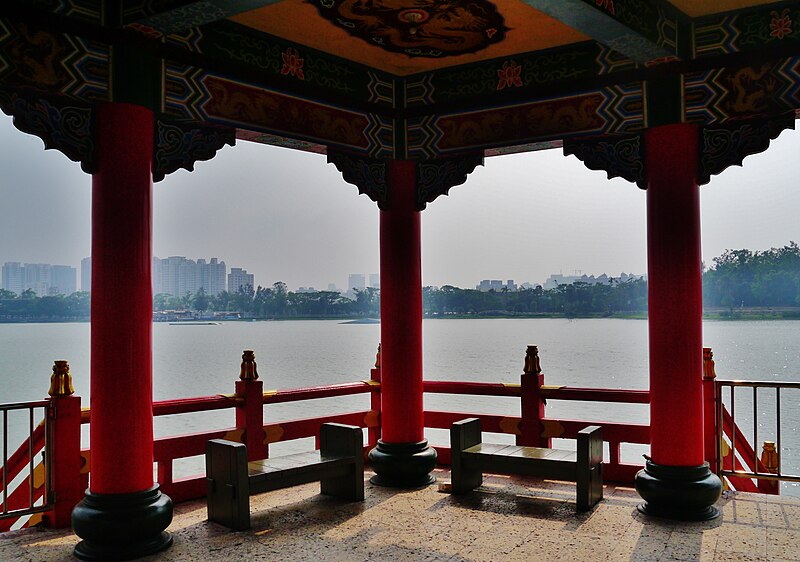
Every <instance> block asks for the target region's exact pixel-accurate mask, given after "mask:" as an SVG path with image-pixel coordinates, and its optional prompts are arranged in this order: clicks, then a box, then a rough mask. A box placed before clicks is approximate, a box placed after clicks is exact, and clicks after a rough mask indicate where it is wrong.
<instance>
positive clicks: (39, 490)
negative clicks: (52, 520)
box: [0, 400, 52, 532]
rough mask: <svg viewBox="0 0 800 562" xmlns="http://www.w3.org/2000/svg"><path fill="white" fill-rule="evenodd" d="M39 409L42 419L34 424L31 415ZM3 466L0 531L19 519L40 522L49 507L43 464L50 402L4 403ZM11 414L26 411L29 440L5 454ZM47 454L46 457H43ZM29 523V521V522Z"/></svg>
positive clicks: (48, 483)
mask: <svg viewBox="0 0 800 562" xmlns="http://www.w3.org/2000/svg"><path fill="white" fill-rule="evenodd" d="M37 409H41V411H42V413H43V419H42V420H41V421H40V422H39V423H38V424H36V423H35V422H34V412H35V411H36V410H37ZM0 410H1V411H2V413H3V453H2V454H3V464H2V498H3V499H2V502H0V532H3V531H7V530H9V529H10V528H11V527H12V526H13V525H14V524H15V523H17V521H19V520H20V519H22V518H26V517H29V518H32V519H33V521H34V523H37V522H39V521H40V520H41V517H42V515H41V514H42V512H45V511H48V510H49V509H51V508H52V506H51V505H50V503H49V500H50V499H51V497H52V494H50V492H51V488H52V483H51V480H50V464H49V463H45V462H44V461H45V460H46V458H47V456H48V454H49V449H50V443H49V436H48V434H49V433H50V426H49V421H50V411H51V410H50V402H49V401H48V400H40V401H37V402H21V403H16V404H3V405H2V406H0ZM11 411H27V412H28V416H27V417H28V425H29V428H28V437H26V438H25V440H24V441H23V442H22V444H21V445H20V446H19V447H18V448H17V449H16V450H15V451H14V452H13V453H11V455H10V456H9V455H8V433H9V431H8V429H9V423H8V418H9V416H8V414H9V412H11ZM46 451H47V454H46ZM29 520H30V519H29Z"/></svg>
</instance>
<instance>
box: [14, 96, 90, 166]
mask: <svg viewBox="0 0 800 562" xmlns="http://www.w3.org/2000/svg"><path fill="white" fill-rule="evenodd" d="M0 109H2V111H3V113H5V114H6V115H10V116H12V117H13V118H14V126H15V127H16V128H17V129H19V130H20V131H22V132H24V133H29V134H31V135H35V136H37V137H39V138H40V139H42V142H44V147H45V149H56V150H58V151H59V152H61V153H62V154H64V156H66V157H67V158H69V159H70V160H72V161H73V162H80V164H81V169H82V170H83V171H84V172H86V173H87V174H91V173H92V172H93V171H94V168H95V162H94V118H93V113H92V110H91V108H89V107H86V106H81V105H79V104H76V103H75V102H69V105H64V102H63V100H59V101H56V100H55V99H53V100H51V99H48V98H45V97H42V96H41V94H30V95H29V94H26V93H22V92H21V91H14V92H8V91H4V90H0Z"/></svg>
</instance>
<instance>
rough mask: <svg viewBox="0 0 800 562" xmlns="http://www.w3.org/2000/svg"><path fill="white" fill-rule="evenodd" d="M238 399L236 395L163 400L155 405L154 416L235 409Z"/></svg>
mask: <svg viewBox="0 0 800 562" xmlns="http://www.w3.org/2000/svg"><path fill="white" fill-rule="evenodd" d="M236 403H237V398H236V396H235V395H222V394H217V395H215V396H196V397H192V398H178V399H177V400H161V401H159V402H154V403H153V415H154V416H170V415H172V414H188V413H193V412H207V411H210V410H224V409H225V408H235V407H236Z"/></svg>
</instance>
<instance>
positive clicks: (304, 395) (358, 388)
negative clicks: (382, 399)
mask: <svg viewBox="0 0 800 562" xmlns="http://www.w3.org/2000/svg"><path fill="white" fill-rule="evenodd" d="M370 392H380V386H379V385H377V384H375V383H373V382H371V381H358V382H348V383H342V384H331V385H326V386H314V387H309V388H288V389H283V390H268V391H266V392H264V404H281V403H284V402H300V401H302V400H313V399H316V398H333V397H334V396H349V395H351V394H367V393H370Z"/></svg>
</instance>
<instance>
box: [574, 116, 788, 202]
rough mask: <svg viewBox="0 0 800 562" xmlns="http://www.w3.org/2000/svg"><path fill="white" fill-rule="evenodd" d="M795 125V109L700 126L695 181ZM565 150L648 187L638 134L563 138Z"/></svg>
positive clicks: (759, 149) (705, 180)
mask: <svg viewBox="0 0 800 562" xmlns="http://www.w3.org/2000/svg"><path fill="white" fill-rule="evenodd" d="M794 127H795V114H794V113H788V114H786V115H780V116H777V117H772V118H763V119H757V120H747V121H738V122H737V121H733V122H729V123H726V124H724V125H707V126H704V127H701V128H700V133H699V134H700V139H699V144H698V151H699V154H698V156H699V164H698V171H697V183H698V184H699V185H704V184H707V183H708V182H709V181H710V180H711V176H714V175H717V174H720V173H722V172H723V171H725V170H726V169H727V168H728V167H730V166H741V165H742V161H743V160H744V159H745V158H746V157H747V156H750V155H751V154H757V153H759V152H763V151H765V150H766V149H767V148H769V144H770V142H771V141H772V140H773V139H775V138H777V137H778V135H780V134H781V132H782V131H784V130H785V129H794ZM564 154H565V155H569V154H574V155H575V156H577V157H578V159H579V160H581V161H582V162H583V163H584V164H585V165H586V167H587V168H589V169H591V170H604V171H605V172H606V173H607V174H608V178H609V179H611V178H614V177H621V178H623V179H626V180H628V181H630V182H633V183H635V184H636V185H638V186H639V187H640V188H642V189H647V176H646V169H645V146H644V140H643V136H642V135H640V134H637V135H626V136H607V137H597V138H590V139H583V140H565V141H564Z"/></svg>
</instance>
